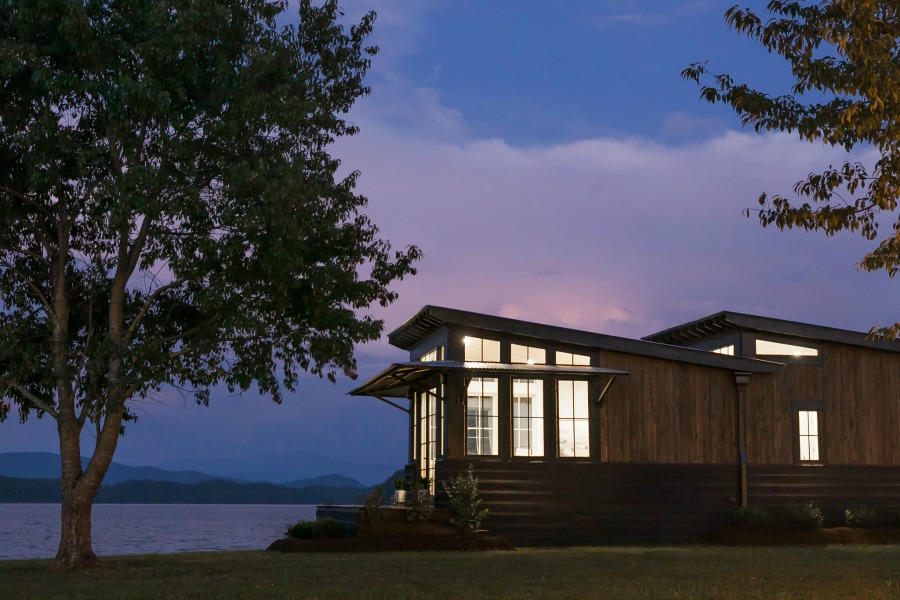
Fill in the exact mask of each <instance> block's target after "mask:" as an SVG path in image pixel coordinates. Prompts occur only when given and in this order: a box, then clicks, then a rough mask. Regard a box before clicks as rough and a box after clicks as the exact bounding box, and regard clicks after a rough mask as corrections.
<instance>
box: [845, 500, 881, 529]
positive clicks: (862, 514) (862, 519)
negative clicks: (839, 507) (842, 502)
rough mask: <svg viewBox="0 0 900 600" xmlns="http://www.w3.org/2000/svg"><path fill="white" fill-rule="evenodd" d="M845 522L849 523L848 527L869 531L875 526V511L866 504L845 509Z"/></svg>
mask: <svg viewBox="0 0 900 600" xmlns="http://www.w3.org/2000/svg"><path fill="white" fill-rule="evenodd" d="M844 522H845V523H847V527H856V528H859V529H869V528H870V527H873V526H874V525H875V509H873V508H872V507H871V506H866V505H865V504H857V505H856V506H853V507H851V508H848V509H845V510H844Z"/></svg>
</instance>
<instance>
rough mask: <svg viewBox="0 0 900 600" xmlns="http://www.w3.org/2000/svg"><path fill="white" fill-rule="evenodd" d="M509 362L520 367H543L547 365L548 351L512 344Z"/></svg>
mask: <svg viewBox="0 0 900 600" xmlns="http://www.w3.org/2000/svg"><path fill="white" fill-rule="evenodd" d="M509 362H511V363H513V364H520V365H543V364H546V363H547V351H546V350H544V349H543V348H534V347H532V346H520V345H519V344H510V346H509Z"/></svg>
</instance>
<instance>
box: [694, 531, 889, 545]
mask: <svg viewBox="0 0 900 600" xmlns="http://www.w3.org/2000/svg"><path fill="white" fill-rule="evenodd" d="M709 541H710V542H713V543H716V544H724V545H726V546H828V545H832V544H898V543H900V528H896V527H888V528H876V529H853V528H851V527H829V528H825V529H817V530H814V531H754V530H748V529H743V528H740V527H729V528H726V529H723V530H722V531H720V532H719V533H717V534H715V535H713V536H712V537H711V538H710V540H709Z"/></svg>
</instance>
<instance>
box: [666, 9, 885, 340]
mask: <svg viewBox="0 0 900 600" xmlns="http://www.w3.org/2000/svg"><path fill="white" fill-rule="evenodd" d="M767 10H768V12H769V13H770V15H771V18H769V19H768V20H766V21H763V19H762V18H760V17H759V16H758V15H757V14H755V13H754V12H753V11H751V10H745V9H741V8H739V7H738V6H734V7H732V8H730V9H728V11H727V12H726V13H725V20H726V22H727V23H728V26H729V27H731V28H733V29H735V30H736V31H738V32H740V33H743V34H745V35H746V36H747V37H749V38H750V39H752V40H755V41H757V42H759V43H760V44H762V45H763V46H764V47H765V48H766V49H767V50H769V52H771V53H773V54H777V55H780V56H782V57H783V58H784V59H785V60H786V61H787V62H788V63H789V64H790V67H791V71H792V73H793V75H794V78H795V79H796V83H795V84H794V86H793V89H792V91H791V93H788V94H783V95H777V96H772V95H769V94H767V93H766V92H764V91H760V90H755V89H752V88H750V87H749V86H747V85H745V84H743V83H739V82H736V81H735V80H734V79H733V78H732V77H731V76H729V75H727V74H715V73H711V72H709V71H708V70H707V63H695V64H692V65H691V66H690V67H689V68H687V69H685V70H684V72H683V73H682V75H683V76H684V77H685V78H686V79H690V80H693V81H696V82H698V83H701V82H702V81H706V82H708V83H706V84H704V85H703V87H702V90H701V93H700V94H701V97H702V98H704V99H706V100H708V101H709V102H711V103H723V104H727V105H729V106H731V108H732V109H734V111H735V112H736V113H737V114H738V115H739V116H740V118H741V122H742V123H743V124H744V125H751V126H753V127H754V129H756V131H757V132H763V131H789V132H792V133H795V134H797V135H798V136H799V137H800V139H802V140H805V141H808V142H811V143H813V142H821V143H825V144H828V145H830V146H838V147H841V148H843V149H845V150H846V151H848V152H849V151H850V150H851V149H853V148H855V147H862V148H872V149H874V150H876V151H877V152H878V154H879V158H878V160H877V161H876V162H875V164H874V165H870V166H865V165H863V164H861V163H859V162H853V161H845V162H844V163H843V164H842V165H840V166H832V165H829V166H828V168H827V169H825V170H822V171H821V172H813V173H810V174H809V175H808V176H807V177H806V179H804V180H801V181H799V182H798V183H797V184H796V185H795V186H794V190H793V191H794V198H793V199H792V198H789V197H787V196H782V195H774V196H769V195H768V194H765V193H764V194H762V195H761V196H760V197H759V206H760V208H759V210H758V215H759V221H760V223H761V224H762V226H763V227H766V226H769V225H775V226H776V227H778V228H779V229H791V228H794V227H798V228H801V229H806V230H810V231H822V232H824V233H825V234H826V235H829V236H830V235H834V234H835V233H837V232H839V231H844V230H846V231H851V232H856V233H858V234H860V235H862V236H863V237H865V238H866V239H868V240H873V241H874V240H876V239H878V238H879V221H883V222H884V218H885V217H889V218H891V219H893V220H894V225H893V227H892V228H891V230H890V231H889V233H888V234H887V235H884V236H882V237H881V239H880V240H879V242H878V245H877V246H876V247H875V248H874V249H873V250H872V251H871V252H869V253H868V254H866V255H865V256H864V257H863V258H862V260H861V261H860V262H859V268H861V269H865V270H866V271H876V270H881V269H883V270H885V271H887V273H888V275H890V276H891V277H893V276H894V275H896V274H897V272H898V269H900V214H898V210H897V208H898V206H897V200H898V196H900V61H898V60H897V56H898V55H900V3H898V2H896V0H865V1H861V0H826V1H821V2H803V1H795V0H772V1H771V2H769V3H768V6H767ZM710 78H711V80H710ZM810 97H811V99H810V100H807V98H810ZM746 212H747V214H748V215H749V214H750V213H751V212H752V211H749V210H748V211H746ZM874 333H876V334H878V335H879V336H881V337H889V338H894V337H897V336H900V323H897V324H895V325H894V326H892V327H887V328H884V329H878V330H874Z"/></svg>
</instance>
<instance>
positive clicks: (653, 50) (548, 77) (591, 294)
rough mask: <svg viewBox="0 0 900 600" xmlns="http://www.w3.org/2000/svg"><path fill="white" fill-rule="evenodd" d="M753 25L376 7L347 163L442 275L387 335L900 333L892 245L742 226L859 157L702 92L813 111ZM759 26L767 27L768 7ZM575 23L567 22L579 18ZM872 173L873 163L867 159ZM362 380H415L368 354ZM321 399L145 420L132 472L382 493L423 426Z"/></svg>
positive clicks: (339, 395) (19, 440) (341, 396)
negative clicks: (751, 117)
mask: <svg viewBox="0 0 900 600" xmlns="http://www.w3.org/2000/svg"><path fill="white" fill-rule="evenodd" d="M730 4H731V2H719V1H703V0H643V1H642V0H632V1H629V0H608V1H597V0H573V1H571V2H567V3H565V4H564V5H563V4H562V3H556V2H545V1H541V0H515V1H513V0H492V1H491V2H484V1H483V0H478V1H476V0H471V1H469V0H452V1H451V0H446V1H443V2H442V1H414V0H378V2H374V1H373V0H368V1H364V0H353V1H352V2H349V3H346V4H345V5H346V7H347V13H348V17H352V16H353V15H357V14H359V13H360V11H362V10H367V9H368V8H370V7H374V8H375V9H376V10H377V12H378V20H377V21H376V33H375V36H374V38H375V39H374V40H373V42H374V43H375V44H377V45H379V46H380V47H381V50H382V51H381V53H380V54H379V55H378V56H377V57H376V58H375V61H374V66H373V71H372V72H371V76H370V78H369V83H370V84H371V85H372V87H373V93H372V95H371V96H369V97H368V98H366V99H364V100H363V101H362V102H361V103H360V104H359V105H357V107H355V108H354V112H353V113H352V114H351V116H350V118H351V120H352V121H354V122H355V123H357V124H358V125H360V127H361V128H362V132H361V133H360V135H358V136H356V137H355V138H352V139H348V140H342V141H340V142H339V143H338V144H337V145H336V147H335V154H336V155H337V156H339V157H340V158H341V159H342V161H343V164H344V165H345V166H346V167H347V169H348V170H349V169H358V170H360V171H361V172H362V177H361V180H360V185H359V191H360V193H362V194H363V195H365V196H367V197H368V198H369V207H368V210H367V211H366V212H367V213H368V214H369V215H370V216H372V217H373V218H374V220H375V221H376V222H377V223H378V224H379V225H380V227H381V230H382V233H383V234H384V236H385V237H386V238H388V239H390V240H391V241H392V242H393V243H394V245H395V246H398V247H400V246H405V245H408V244H417V245H419V246H420V247H421V248H422V249H423V250H424V252H425V258H424V260H423V261H422V262H421V263H420V265H419V275H418V276H416V277H413V278H409V279H407V280H405V281H403V282H402V283H401V284H400V285H398V286H397V288H396V289H397V290H398V291H399V292H400V299H399V300H398V301H397V302H396V303H395V304H394V305H392V306H391V307H389V308H388V309H380V308H376V309H373V313H374V314H376V315H377V316H379V317H381V318H384V319H385V322H386V332H387V331H390V330H392V329H393V328H395V327H397V326H398V325H400V324H401V323H403V322H404V321H405V320H406V319H407V318H409V317H410V316H411V315H412V314H413V313H414V312H416V311H417V310H418V309H419V308H421V306H423V305H425V304H437V305H443V306H450V307H454V308H460V309H466V310H473V311H479V312H485V313H490V314H497V315H502V316H507V317H514V318H520V319H525V320H534V321H539V322H543V323H551V324H559V325H565V326H569V327H575V328H581V329H586V330H591V331H599V332H604V333H611V334H615V335H623V336H629V337H640V336H643V335H647V334H649V333H653V332H655V331H658V330H661V329H664V328H667V327H670V326H673V325H676V324H679V323H682V322H685V321H689V320H693V319H696V318H699V317H702V316H705V315H708V314H711V313H714V312H717V311H719V310H732V311H740V312H748V313H753V314H760V315H765V316H771V317H777V318H783V319H791V320H799V321H804V322H809V323H815V324H821V325H829V326H833V327H841V328H846V329H853V330H859V331H866V330H868V329H869V328H870V327H872V326H874V325H884V324H889V323H893V322H894V321H895V320H897V318H896V317H897V315H896V310H895V304H896V298H897V295H896V294H897V292H896V285H895V284H892V283H891V282H890V281H889V279H888V277H887V276H886V275H884V274H882V273H874V274H868V273H861V272H859V271H857V269H856V263H857V262H858V261H859V259H860V258H861V257H862V255H863V254H864V253H865V252H866V251H867V249H869V248H870V247H871V243H869V242H866V241H865V240H862V239H861V238H858V237H853V236H850V235H839V236H836V237H834V238H825V237H824V236H821V235H817V234H808V233H802V232H797V231H793V232H784V233H782V232H779V231H777V230H767V229H762V228H760V227H759V225H758V224H757V221H756V220H755V218H750V219H747V218H745V217H743V216H742V214H741V211H742V209H744V208H747V207H753V206H755V204H756V198H757V196H758V195H759V194H760V193H761V192H764V191H765V192H770V193H774V192H781V193H785V194H786V193H788V192H790V189H791V187H792V185H793V183H794V182H795V181H797V180H798V179H800V178H802V177H804V176H805V175H806V174H807V173H808V172H810V171H812V170H819V169H822V168H824V167H827V166H828V164H831V163H834V164H837V163H839V162H840V161H842V160H843V159H844V158H845V156H844V155H843V154H842V153H841V152H835V151H833V150H830V149H828V148H825V147H820V146H814V145H809V144H805V143H801V142H799V141H797V140H795V139H794V138H792V137H791V136H788V135H783V134H779V135H757V134H755V133H753V132H752V131H743V130H742V129H741V128H740V124H739V122H738V120H737V118H736V117H735V116H734V115H733V114H732V113H730V112H728V111H727V110H726V109H724V108H722V107H713V106H710V105H709V104H706V103H705V102H701V101H700V100H699V98H698V96H699V94H698V91H699V90H698V89H697V88H696V86H694V85H692V84H690V83H687V82H684V81H682V80H681V78H680V72H681V70H682V69H683V68H685V67H686V66H687V65H688V64H689V63H691V62H693V61H697V60H704V59H711V63H710V67H711V69H712V70H714V71H724V72H729V73H731V74H733V75H735V76H736V78H738V79H745V80H747V81H748V82H749V83H751V84H755V85H760V86H764V87H765V88H766V89H767V90H771V91H772V92H773V93H783V92H787V91H789V88H790V79H789V77H788V75H789V73H788V72H787V70H786V67H785V65H784V64H782V63H781V62H780V61H779V60H778V59H777V58H775V57H772V56H770V55H768V54H767V53H766V52H765V51H764V50H762V49H760V48H759V47H757V46H755V45H754V44H753V43H751V42H749V41H747V40H745V39H743V38H741V37H739V36H737V35H736V34H734V33H732V32H730V31H729V30H728V29H727V28H726V26H725V25H724V23H723V20H722V14H723V12H724V10H725V9H726V8H727V7H728V6H729V5H730ZM744 4H746V5H749V6H752V7H755V8H757V9H759V10H762V9H763V8H764V5H765V2H760V1H754V2H745V3H744ZM563 6H565V9H564V10H563V9H562V7H563ZM855 158H857V159H860V160H863V161H864V162H865V161H867V160H869V159H871V155H870V154H866V153H865V152H860V153H858V154H857V156H856V157H855ZM358 358H359V361H360V376H361V378H366V377H369V376H371V375H373V374H375V373H377V372H378V371H380V370H382V369H383V368H385V367H386V366H387V365H388V364H389V363H390V362H393V361H397V360H405V359H407V356H406V355H405V353H403V352H402V351H400V350H397V349H395V348H392V347H390V346H388V345H387V344H386V342H379V343H373V344H369V345H367V346H365V347H363V348H360V349H359V351H358ZM354 385H355V384H354V383H353V382H350V381H347V380H341V381H339V383H338V384H337V385H331V384H328V383H327V382H320V381H318V380H317V379H315V378H312V377H310V378H308V380H307V382H306V383H305V385H303V386H302V390H301V392H300V393H299V394H297V395H296V396H293V397H289V398H287V399H286V400H285V403H284V404H283V405H282V406H275V405H273V404H272V403H271V402H268V401H265V400H260V399H259V398H256V397H254V396H253V395H252V394H246V395H244V396H243V397H229V396H228V395H227V394H226V393H221V394H214V395H213V400H212V403H211V406H210V407H209V408H199V407H197V406H195V405H194V404H193V402H192V401H191V400H190V399H182V398H180V397H179V396H177V395H175V394H171V393H168V394H163V395H162V396H161V398H160V399H159V401H158V402H156V403H153V404H147V405H142V406H141V407H140V408H141V409H142V410H143V411H144V412H143V414H142V417H141V420H140V421H139V422H138V423H136V424H133V425H131V426H130V427H129V428H128V431H127V433H126V435H125V437H124V438H123V439H122V440H121V442H120V445H119V450H118V452H117V455H116V460H117V461H118V462H122V463H125V464H132V465H154V466H161V467H166V468H191V469H201V470H204V471H207V472H210V473H214V474H222V475H230V476H235V477H244V478H252V479H265V480H272V481H285V480H290V479H294V478H298V477H307V476H313V475H318V474H321V473H326V472H333V471H339V472H342V473H345V474H348V475H351V476H355V477H358V478H360V479H361V480H363V481H364V482H365V483H372V482H375V481H378V480H381V479H383V478H384V477H385V476H387V475H388V474H389V473H390V472H391V471H392V470H393V469H395V468H399V467H400V466H401V465H402V464H403V463H404V462H405V460H406V415H405V414H404V413H401V412H400V411H398V410H396V409H393V408H390V407H388V406H386V405H384V404H382V403H380V402H378V401H377V400H374V399H364V398H350V397H347V396H346V395H345V393H346V391H347V390H349V389H351V388H352V387H354ZM0 435H2V437H0V451H20V450H51V451H55V449H56V446H55V444H56V441H55V427H54V424H53V422H52V420H50V419H45V420H44V422H35V423H28V424H26V425H24V426H19V425H17V424H16V423H14V422H8V423H6V424H4V425H3V426H2V434H0Z"/></svg>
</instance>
